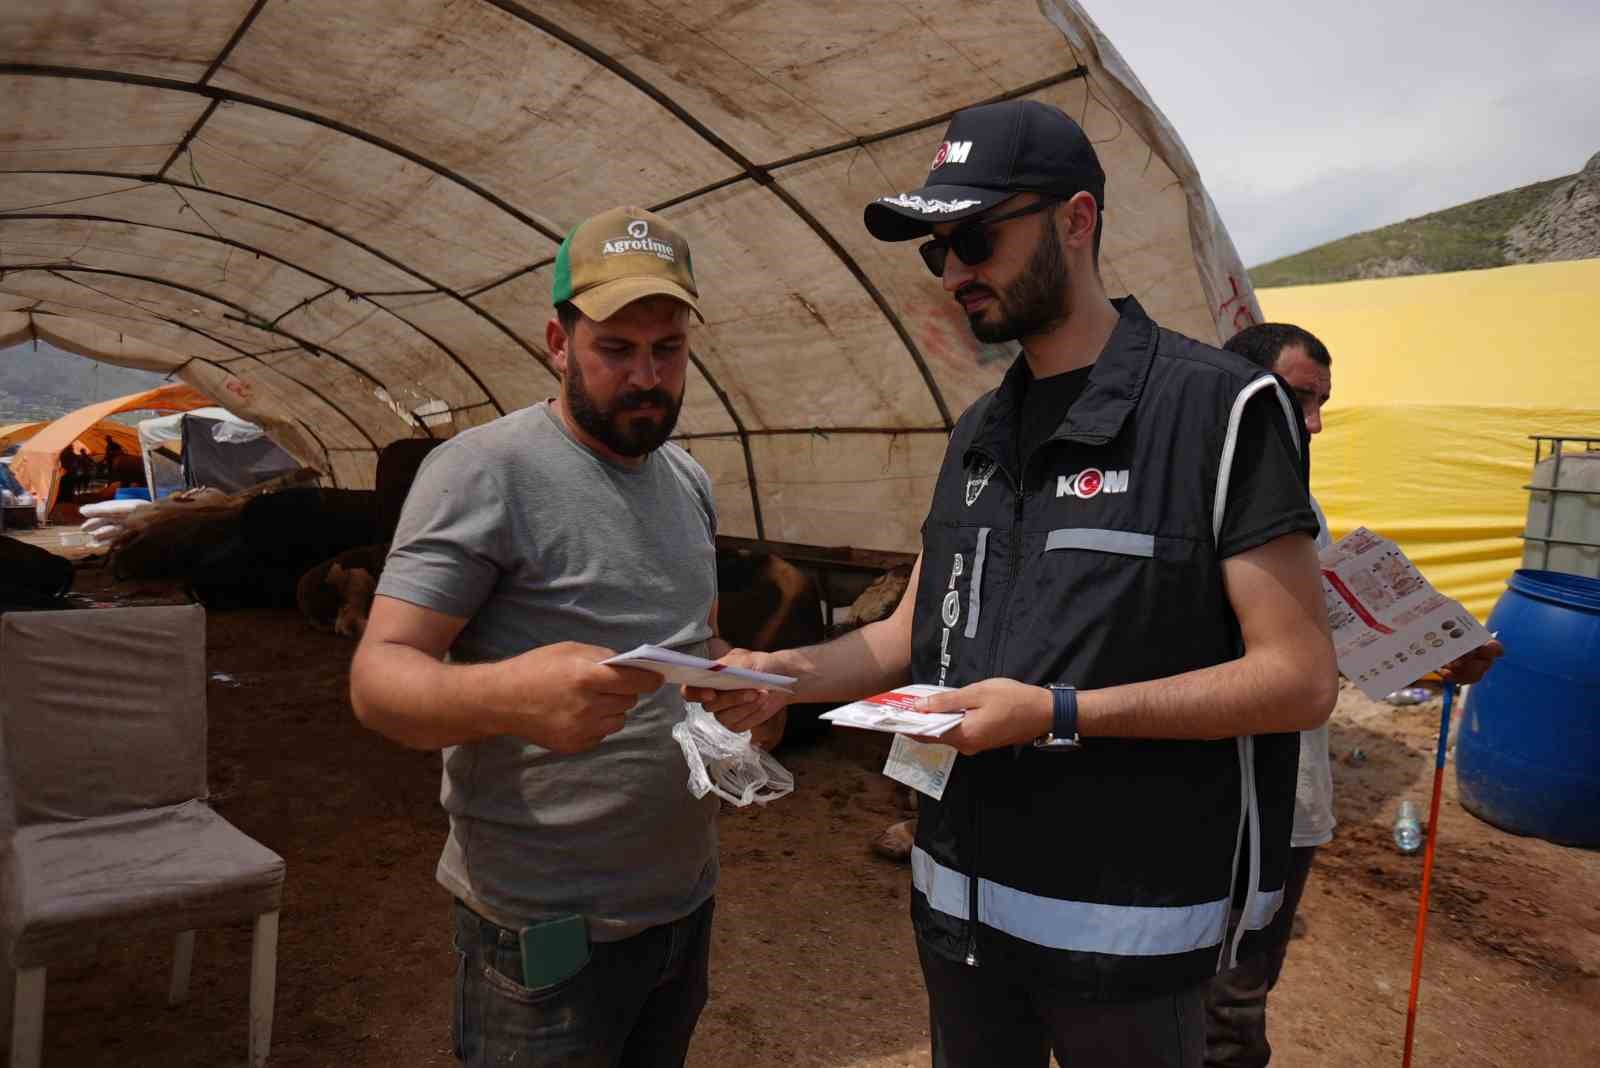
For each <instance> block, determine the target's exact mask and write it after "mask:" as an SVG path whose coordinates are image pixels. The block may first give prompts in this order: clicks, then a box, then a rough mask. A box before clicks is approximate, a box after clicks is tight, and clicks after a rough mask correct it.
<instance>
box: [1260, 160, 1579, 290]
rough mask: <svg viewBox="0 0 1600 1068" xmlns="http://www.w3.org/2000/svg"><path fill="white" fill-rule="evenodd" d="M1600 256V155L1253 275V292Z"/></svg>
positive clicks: (1279, 261) (1324, 247) (1291, 258)
mask: <svg viewBox="0 0 1600 1068" xmlns="http://www.w3.org/2000/svg"><path fill="white" fill-rule="evenodd" d="M1591 256H1600V154H1596V155H1595V156H1594V157H1592V158H1591V159H1590V160H1589V162H1588V163H1587V164H1586V165H1585V166H1584V168H1583V170H1581V171H1579V172H1578V173H1577V174H1571V175H1568V176H1567V177H1565V178H1554V179H1551V180H1550V181H1547V182H1538V183H1535V184H1534V185H1525V186H1523V187H1522V188H1520V189H1513V190H1510V191H1509V192H1505V193H1497V194H1496V195H1494V196H1490V197H1484V198H1483V199H1482V200H1474V201H1471V202H1469V203H1466V204H1459V205H1457V206H1455V207H1453V208H1446V209H1445V210H1444V211H1436V212H1434V213H1432V214H1431V215H1423V216H1421V217H1420V218H1416V219H1408V220H1406V221H1405V222H1401V223H1395V224H1394V225H1392V226H1385V227H1382V228H1381V229H1377V230H1369V231H1367V232H1366V233H1360V234H1352V235H1351V236H1349V237H1344V238H1340V239H1339V240H1337V241H1330V242H1328V243H1327V244H1325V245H1319V246H1317V247H1316V248H1313V249H1307V250H1306V251H1304V252H1298V253H1295V254H1294V255H1293V256H1285V257H1283V258H1282V259H1276V260H1273V261H1271V262H1270V263H1263V264H1261V265H1260V266H1259V267H1252V268H1251V269H1250V280H1251V281H1252V282H1253V283H1255V285H1256V287H1257V288H1258V289H1265V288H1268V287H1271V286H1294V285H1309V284H1314V283H1318V282H1345V281H1350V280H1351V279H1356V278H1392V277H1395V276H1397V275H1407V274H1435V273H1438V272H1441V271H1466V270H1472V269H1475V268H1481V267H1504V266H1506V265H1508V264H1513V263H1542V262H1545V261H1547V260H1577V259H1587V258H1588V257H1591Z"/></svg>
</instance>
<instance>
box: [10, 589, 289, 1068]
mask: <svg viewBox="0 0 1600 1068" xmlns="http://www.w3.org/2000/svg"><path fill="white" fill-rule="evenodd" d="M205 639H206V635H205V610H204V609H202V608H200V607H199V606H174V607H156V608H103V609H85V610H79V611H68V612H12V613H9V614H7V615H6V616H4V617H3V618H0V887H3V892H4V909H3V912H0V920H3V931H4V947H5V949H6V950H7V952H8V955H9V962H10V967H11V968H12V969H13V971H14V976H13V978H14V982H15V994H14V1000H13V1004H12V1030H11V1068H37V1066H38V1065H39V1060H40V1051H41V1047H42V1043H43V1034H44V1000H45V997H44V996H45V973H46V969H47V968H48V967H49V966H50V965H51V964H52V963H59V962H62V961H64V960H68V959H71V958H72V957H73V956H75V955H77V954H76V953H75V952H74V951H75V950H76V951H78V953H81V947H82V946H83V945H84V944H85V943H92V942H98V941H102V940H106V939H110V938H114V937H117V936H120V935H152V934H172V935H175V936H176V944H175V954H174V960H173V965H172V976H171V983H170V985H169V987H168V1001H169V1003H171V1004H177V1003H179V1002H181V1001H184V1000H185V999H186V998H187V997H188V993H189V969H190V965H191V963H192V961H193V957H194V932H195V929H196V928H200V927H214V926H222V925H225V924H231V923H235V922H238V921H241V920H244V919H254V921H255V943H254V947H253V958H252V966H251V971H250V1045H249V1055H250V1061H249V1063H250V1064H251V1066H252V1068H259V1066H261V1065H264V1064H265V1063H266V1060H267V1052H268V1049H269V1047H270V1045H271V1041H272V1006H273V996H274V987H275V982H276V974H277V945H278V906H279V901H280V899H281V896H282V891H283V875H284V863H283V859H282V858H281V857H279V856H278V855H277V854H276V853H274V852H272V851H271V850H270V849H267V848H266V847H265V846H263V845H261V844H260V843H259V842H257V841H255V839H253V838H251V837H249V836H248V835H246V834H244V833H242V832H241V831H239V830H237V829H236V828H234V827H233V826H232V825H231V824H230V823H228V822H227V821H226V820H224V819H223V818H222V817H221V816H219V815H217V814H216V813H215V812H214V811H212V809H211V807H210V806H209V805H207V804H206V802H205V800H204V799H205V797H206V794H207V790H206V703H205V683H206V671H205Z"/></svg>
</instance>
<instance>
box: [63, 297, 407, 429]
mask: <svg viewBox="0 0 1600 1068" xmlns="http://www.w3.org/2000/svg"><path fill="white" fill-rule="evenodd" d="M66 281H68V282H72V281H73V279H70V278H68V279H66ZM74 284H75V285H83V283H81V282H74ZM84 288H86V289H89V290H90V291H91V292H95V293H99V292H100V291H99V290H97V289H94V288H93V287H92V286H85V287H84ZM103 295H105V294H102V296H103ZM114 299H120V298H114ZM86 310H87V309H86ZM40 314H41V315H58V313H56V312H48V311H47V312H41V313H40ZM58 317H59V318H63V319H70V318H72V316H67V315H58ZM157 318H158V320H159V321H160V322H163V323H165V324H167V325H168V326H172V327H176V328H177V329H179V330H186V331H188V332H189V333H191V334H197V335H199V336H200V337H203V338H205V339H206V340H207V341H209V342H211V343H212V344H213V345H219V346H221V347H222V348H225V349H231V350H232V351H234V352H237V353H238V354H239V355H240V356H244V357H250V358H254V359H256V360H257V362H259V363H260V364H261V366H263V367H265V368H266V369H267V370H269V371H273V372H276V373H277V374H279V375H282V376H283V377H284V378H287V379H288V380H289V381H291V382H293V383H294V384H295V385H296V386H299V387H300V388H301V389H303V390H305V391H306V392H307V393H309V394H311V395H312V396H313V397H315V398H317V400H319V401H321V402H322V403H323V404H326V405H327V406H328V409H329V410H330V411H332V412H336V413H337V414H338V415H339V416H340V417H341V418H342V419H344V421H345V422H347V423H349V424H350V425H351V426H352V427H354V428H355V431H356V433H357V434H360V435H361V436H362V437H363V438H365V439H366V440H367V442H368V443H369V444H371V445H372V447H373V449H374V450H376V449H377V447H378V446H377V443H376V442H374V441H373V440H372V435H371V434H368V433H367V432H366V430H365V429H364V428H363V427H362V426H361V424H360V423H358V422H356V421H355V420H354V419H352V418H351V417H350V413H348V412H346V411H345V410H344V409H343V408H341V407H339V406H338V405H336V404H334V403H333V401H331V400H329V399H328V398H327V397H325V396H323V394H322V392H321V391H320V390H318V389H317V388H316V387H314V386H312V385H311V384H310V383H307V382H302V381H300V379H298V378H296V377H294V376H293V375H291V374H289V372H287V371H283V370H280V369H278V368H276V367H273V366H272V365H271V364H269V363H267V362H266V361H264V360H261V359H260V357H261V356H270V355H271V354H272V353H271V352H264V353H251V352H246V351H245V350H244V349H241V348H240V347H239V346H237V345H235V344H233V343H232V342H231V341H228V340H227V339H226V338H220V337H216V336H215V335H213V334H210V333H208V332H206V331H204V330H202V329H200V328H199V327H198V326H191V325H190V324H188V323H186V322H183V321H182V320H180V319H169V318H166V317H164V316H157ZM274 351H282V352H288V351H292V350H289V349H281V350H274ZM195 361H199V362H200V363H203V364H207V365H209V366H211V367H215V368H216V369H217V370H219V371H221V372H222V373H223V374H232V373H233V372H231V371H229V370H228V368H227V367H226V366H225V365H224V363H223V361H221V360H213V359H210V358H209V357H206V356H193V355H191V356H190V357H189V359H188V360H186V361H185V362H184V363H183V364H181V365H180V366H178V367H176V368H174V369H173V370H172V371H169V372H168V375H169V376H170V375H175V374H180V373H181V372H182V371H183V369H184V367H187V366H188V365H189V364H190V363H193V362H195ZM296 422H298V423H300V424H301V425H302V426H305V422H304V421H303V420H300V419H296ZM306 431H307V433H310V434H311V436H312V437H313V438H316V439H317V444H318V445H322V438H321V437H320V436H318V435H317V434H316V433H315V432H314V431H312V430H311V428H310V427H309V426H307V427H306ZM323 451H324V452H326V451H327V447H326V446H323Z"/></svg>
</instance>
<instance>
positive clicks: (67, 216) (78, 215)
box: [0, 211, 506, 415]
mask: <svg viewBox="0 0 1600 1068" xmlns="http://www.w3.org/2000/svg"><path fill="white" fill-rule="evenodd" d="M9 219H35V220H37V219H63V220H68V221H74V222H89V223H110V224H113V225H116V226H136V227H141V228H143V229H149V230H160V231H162V232H164V233H169V234H182V235H183V236H185V237H194V238H199V239H200V240H202V241H213V242H217V243H219V244H223V245H227V246H228V247H229V248H236V249H238V250H239V251H240V252H248V253H250V254H251V255H252V256H258V257H260V258H261V259H265V260H271V261H272V262H273V263H277V264H281V265H282V266H284V267H287V268H289V269H290V270H291V271H298V272H300V273H301V274H303V275H305V276H306V277H307V278H314V279H316V280H317V281H319V282H321V283H322V284H323V285H325V286H327V287H328V288H327V289H326V290H324V291H323V292H321V293H319V294H317V295H316V296H314V297H311V298H309V299H307V300H303V301H301V302H300V303H299V304H296V305H295V306H294V307H292V308H290V309H289V310H288V311H285V312H283V313H282V314H280V315H278V316H277V317H276V318H273V319H271V320H269V322H270V323H271V324H272V325H273V326H274V327H276V326H277V325H278V323H279V322H281V321H282V320H283V319H286V318H288V317H289V316H290V315H293V314H294V313H295V312H297V311H299V310H300V309H301V308H304V307H306V306H307V305H309V304H311V303H313V302H315V301H317V300H320V299H321V298H322V297H325V296H327V295H328V294H329V293H332V292H335V291H337V290H343V291H344V292H346V293H350V294H352V295H355V296H359V294H357V293H356V292H355V291H354V290H352V289H350V288H349V287H348V286H343V285H340V284H339V283H338V282H335V281H334V280H333V279H332V278H329V277H327V276H326V275H323V274H320V273H318V272H316V271H313V270H311V269H310V268H309V267H303V266H301V265H300V264H298V263H295V262H293V261H292V260H286V259H284V258H283V257H282V256H278V255H276V254H274V253H272V252H269V251H267V250H266V249H262V248H257V247H256V246H254V245H250V244H246V243H245V242H243V241H235V240H233V239H232V238H228V237H223V236H222V235H221V234H210V233H204V232H202V231H198V230H185V229H182V228H181V227H177V226H162V225H161V224H160V223H148V222H140V221H138V220H135V219H119V218H116V217H114V216H107V215H94V214H89V213H84V212H48V211H29V212H16V213H5V212H0V223H3V222H6V221H7V220H9ZM363 299H365V298H363ZM367 303H369V304H371V305H372V306H373V307H375V308H377V309H378V310H379V311H382V312H385V313H386V314H388V315H390V316H392V317H393V318H395V319H398V320H399V321H400V322H402V323H404V324H405V325H406V326H407V327H409V328H410V329H412V330H413V331H415V332H416V333H418V334H420V335H422V336H423V337H424V338H426V339H427V340H428V341H429V342H430V343H431V344H433V345H434V346H435V347H437V348H438V349H439V351H440V352H442V353H444V354H445V355H446V356H448V357H449V358H450V362H451V363H453V364H455V366H456V367H457V368H459V369H460V370H461V371H462V373H464V374H465V375H466V376H467V377H468V378H470V379H471V380H472V383H473V385H475V386H477V387H478V389H479V390H480V391H481V392H482V393H483V395H484V396H485V397H486V398H488V401H489V403H490V404H491V405H493V406H494V410H495V411H496V412H498V413H499V414H501V415H504V414H506V410H505V408H504V407H502V406H501V404H500V402H499V400H497V399H496V398H495V395H494V393H493V392H492V391H490V389H489V387H488V385H487V384H486V383H485V382H484V381H483V379H481V378H479V377H478V374H477V372H476V371H474V370H473V369H472V368H471V367H469V366H468V365H467V363H466V362H465V361H464V360H462V359H461V357H460V356H458V355H456V353H455V350H454V349H452V348H450V346H448V345H446V344H445V343H444V342H443V341H440V340H439V339H438V338H436V337H434V336H433V335H432V334H430V333H429V332H428V331H426V330H424V329H422V327H420V326H418V325H417V324H416V323H413V322H412V321H411V320H410V319H407V318H406V317H405V316H404V315H401V314H400V313H399V312H397V311H395V310H394V309H393V308H390V307H388V306H387V305H385V304H380V303H379V302H378V301H375V300H368V301H367Z"/></svg>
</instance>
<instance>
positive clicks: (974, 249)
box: [917, 197, 1061, 278]
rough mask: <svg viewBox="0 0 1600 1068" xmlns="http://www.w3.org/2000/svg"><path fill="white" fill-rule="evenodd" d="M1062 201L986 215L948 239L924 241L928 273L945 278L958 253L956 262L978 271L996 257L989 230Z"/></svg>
mask: <svg viewBox="0 0 1600 1068" xmlns="http://www.w3.org/2000/svg"><path fill="white" fill-rule="evenodd" d="M1059 203H1061V201H1060V200H1059V199H1057V198H1055V197H1047V198H1045V199H1044V200H1040V201H1036V202H1035V203H1032V204H1029V205H1028V206H1027V207H1025V208H1018V209H1017V210H1016V211H1008V212H1006V213H1005V214H1004V215H983V216H980V217H978V218H976V219H973V220H971V221H970V222H964V223H962V224H961V225H960V226H958V227H956V228H955V229H954V230H951V231H950V233H948V234H947V235H945V236H944V237H936V238H934V239H932V240H931V241H924V242H923V243H922V244H921V245H920V246H918V248H917V252H919V253H920V254H921V255H922V262H923V263H925V264H927V265H928V270H930V271H932V272H933V276H934V277H935V278H943V277H944V261H945V254H946V253H947V252H954V253H955V254H956V259H958V260H960V261H961V262H962V263H964V264H966V265H967V266H968V267H976V266H977V265H978V264H980V263H982V262H983V261H984V260H986V259H988V258H989V257H990V256H993V255H994V245H992V244H990V243H989V227H990V226H993V225H994V224H995V223H998V222H1005V221H1006V220H1008V219H1020V218H1021V217H1022V216H1024V215H1032V214H1033V213H1034V212H1038V211H1043V210H1044V209H1046V208H1048V207H1053V206H1054V205H1056V204H1059Z"/></svg>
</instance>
